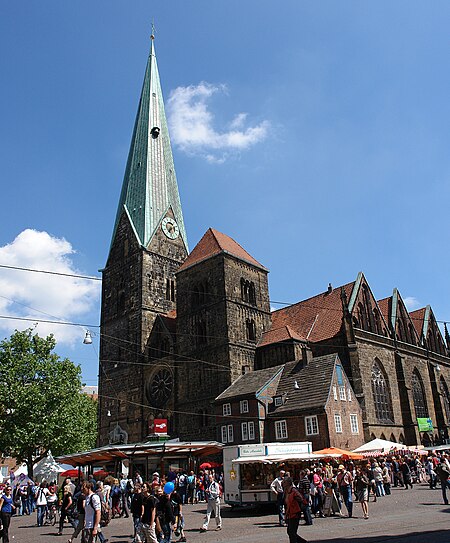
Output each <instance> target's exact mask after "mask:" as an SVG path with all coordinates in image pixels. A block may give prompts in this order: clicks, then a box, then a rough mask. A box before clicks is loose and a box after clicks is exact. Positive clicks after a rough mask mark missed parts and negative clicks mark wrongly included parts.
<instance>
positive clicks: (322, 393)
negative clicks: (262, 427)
mask: <svg viewBox="0 0 450 543" xmlns="http://www.w3.org/2000/svg"><path fill="white" fill-rule="evenodd" d="M338 361H339V356H338V355H337V354H335V353H334V354H329V355H326V356H319V357H317V358H313V359H312V360H311V361H310V362H309V363H308V364H307V365H306V366H304V365H302V363H301V362H300V363H298V362H288V363H287V364H286V365H285V368H284V371H283V374H282V376H281V379H280V382H279V384H278V388H277V395H283V394H285V395H286V397H287V400H286V402H285V403H284V404H283V405H281V406H280V407H276V408H274V409H273V410H271V411H270V413H269V416H277V417H278V416H279V415H280V414H282V413H286V412H289V411H305V410H308V411H310V410H312V409H315V408H319V407H324V406H325V404H326V403H327V400H328V396H329V393H330V387H331V383H332V378H333V372H334V366H335V364H336V362H338ZM295 381H297V384H298V386H299V388H298V389H296V388H294V385H295Z"/></svg>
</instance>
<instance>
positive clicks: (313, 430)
mask: <svg viewBox="0 0 450 543" xmlns="http://www.w3.org/2000/svg"><path fill="white" fill-rule="evenodd" d="M305 428H306V435H307V436H316V435H318V434H319V423H318V421H317V415H312V416H311V417H305Z"/></svg>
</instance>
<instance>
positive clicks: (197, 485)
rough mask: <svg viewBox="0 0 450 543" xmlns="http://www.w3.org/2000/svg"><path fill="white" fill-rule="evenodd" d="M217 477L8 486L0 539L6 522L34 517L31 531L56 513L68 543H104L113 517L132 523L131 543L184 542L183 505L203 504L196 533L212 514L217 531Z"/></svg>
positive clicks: (0, 497)
mask: <svg viewBox="0 0 450 543" xmlns="http://www.w3.org/2000/svg"><path fill="white" fill-rule="evenodd" d="M222 488H223V479H222V474H221V473H219V472H216V471H214V470H205V471H200V472H199V473H198V474H197V475H196V474H194V472H193V471H190V472H189V473H187V472H186V471H183V470H181V471H179V472H177V473H175V472H173V471H169V472H168V473H167V474H162V475H161V476H160V474H159V473H158V472H155V473H153V475H152V480H151V481H143V479H142V476H141V475H140V473H139V472H138V471H136V472H135V473H134V476H133V478H128V477H125V476H124V475H123V474H120V475H119V476H118V478H115V477H112V476H107V477H106V478H105V479H104V480H96V479H95V477H94V475H89V476H88V479H87V480H86V481H84V480H78V479H76V480H75V481H74V482H72V480H71V478H69V477H67V478H66V479H65V480H64V482H63V483H62V485H61V486H60V487H58V486H57V484H56V482H50V483H48V482H46V481H42V483H41V484H40V485H34V484H33V483H32V482H31V481H29V482H28V483H27V484H26V485H23V486H17V487H16V488H15V489H14V491H13V489H12V487H11V486H10V485H9V484H8V485H5V487H4V489H3V491H2V492H0V510H1V522H0V528H1V532H0V537H2V538H3V539H2V542H3V543H9V525H10V520H11V516H12V515H14V514H16V515H31V514H32V513H34V512H36V525H37V526H43V525H44V523H46V524H53V523H52V522H48V520H49V518H51V519H54V522H55V524H56V512H57V511H58V512H59V523H58V528H57V529H58V531H57V533H56V534H55V535H60V536H62V535H63V531H64V530H65V529H67V525H68V524H69V525H70V526H71V528H70V530H71V532H72V533H71V535H70V537H69V539H68V543H75V540H76V539H77V537H78V536H79V535H80V540H81V543H92V542H94V541H99V542H100V543H107V542H108V539H106V538H105V536H104V534H103V532H102V528H104V527H105V526H107V525H108V524H109V523H110V521H111V520H112V519H113V518H115V517H125V518H129V517H131V518H132V521H133V529H134V534H133V543H144V542H145V543H170V542H171V541H174V539H173V538H178V539H177V540H176V541H177V542H185V541H186V536H185V533H184V525H185V520H184V515H183V506H184V505H185V504H187V503H190V504H195V503H206V504H207V506H206V514H205V518H204V522H203V524H202V526H201V527H199V531H200V532H205V531H207V529H208V525H209V521H210V518H211V514H212V513H213V512H214V515H215V520H216V530H221V528H222V519H221V516H220V497H221V495H222Z"/></svg>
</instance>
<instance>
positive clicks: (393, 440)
mask: <svg viewBox="0 0 450 543" xmlns="http://www.w3.org/2000/svg"><path fill="white" fill-rule="evenodd" d="M389 441H392V442H393V443H397V440H396V439H395V436H394V434H391V436H390V437H389Z"/></svg>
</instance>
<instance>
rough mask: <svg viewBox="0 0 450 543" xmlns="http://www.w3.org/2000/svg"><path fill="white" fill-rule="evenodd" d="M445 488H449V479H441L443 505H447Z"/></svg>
mask: <svg viewBox="0 0 450 543" xmlns="http://www.w3.org/2000/svg"><path fill="white" fill-rule="evenodd" d="M447 488H450V484H449V480H448V479H447V480H446V481H443V480H442V479H441V490H442V499H443V500H444V503H445V505H448V499H447Z"/></svg>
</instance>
